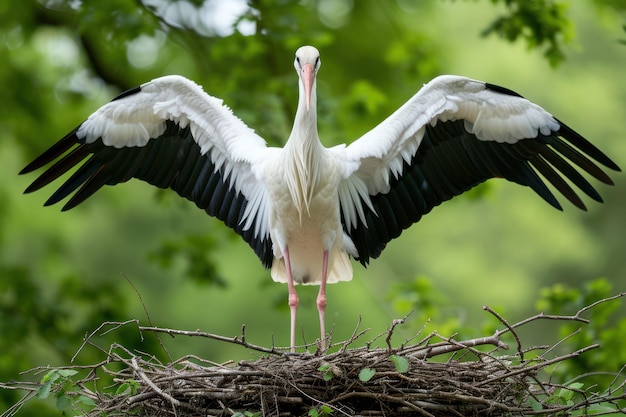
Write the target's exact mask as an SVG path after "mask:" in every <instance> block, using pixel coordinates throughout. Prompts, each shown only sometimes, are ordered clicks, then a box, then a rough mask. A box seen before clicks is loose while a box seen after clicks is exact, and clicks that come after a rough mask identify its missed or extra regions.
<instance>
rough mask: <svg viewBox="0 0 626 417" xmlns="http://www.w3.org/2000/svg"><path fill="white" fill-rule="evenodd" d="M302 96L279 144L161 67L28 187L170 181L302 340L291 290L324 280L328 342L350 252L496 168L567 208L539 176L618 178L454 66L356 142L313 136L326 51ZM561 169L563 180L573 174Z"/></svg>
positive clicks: (82, 131) (546, 123) (308, 74)
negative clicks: (231, 240)
mask: <svg viewBox="0 0 626 417" xmlns="http://www.w3.org/2000/svg"><path fill="white" fill-rule="evenodd" d="M294 66H295V69H296V72H297V73H298V76H299V90H300V97H299V102H298V110H297V112H296V116H295V121H294V126H293V130H292V132H291V134H290V136H289V138H288V140H287V142H286V144H285V146H284V148H273V147H267V146H266V143H265V141H264V140H263V139H262V138H261V137H260V136H258V135H257V134H256V133H254V131H253V130H252V129H250V128H249V127H248V126H246V125H245V124H244V123H243V122H242V121H241V120H239V119H238V118H237V117H236V116H234V115H233V114H232V112H231V111H230V109H228V108H227V107H226V106H225V105H223V104H222V101H221V100H219V99H217V98H215V97H212V96H210V95H208V94H206V93H204V91H203V90H202V88H201V87H199V86H198V85H196V84H195V83H193V82H192V81H190V80H187V79H186V78H183V77H180V76H166V77H161V78H158V79H155V80H153V81H150V82H148V83H146V84H143V85H141V86H140V87H137V88H135V89H133V90H129V91H127V92H125V93H123V94H121V95H120V96H118V97H117V98H116V99H114V100H113V101H112V102H110V103H108V104H106V105H104V106H102V107H101V108H100V109H98V110H97V111H96V112H94V113H93V114H92V115H91V116H89V118H88V119H87V120H86V121H85V122H83V123H82V124H81V125H79V126H78V127H77V128H76V129H74V130H73V131H72V132H70V133H69V134H68V135H67V136H65V137H64V138H63V139H61V140H60V141H59V142H58V143H57V144H56V145H54V146H52V147H51V148H50V149H49V150H47V151H46V152H44V153H43V154H42V155H41V156H40V157H38V158H37V159H35V160H34V161H33V162H32V163H31V164H29V165H28V166H27V167H26V168H24V170H22V173H26V172H30V171H33V170H35V169H38V168H40V167H42V166H44V165H46V164H48V163H51V162H53V161H55V160H57V158H61V159H59V160H58V161H57V162H56V163H55V164H53V165H52V166H50V167H49V168H48V169H47V170H46V171H45V172H44V173H43V174H42V175H41V176H40V177H39V178H37V179H36V180H35V181H34V182H33V184H31V186H30V187H29V188H28V189H27V190H26V191H27V192H31V191H34V190H37V189H39V188H41V187H43V186H44V185H46V184H48V183H49V182H51V181H53V180H54V179H56V178H58V177H59V176H60V175H62V174H63V173H65V172H67V171H68V170H70V169H71V168H72V167H74V166H75V165H78V164H80V163H81V162H82V161H84V160H85V159H86V162H85V163H84V164H82V166H81V167H80V168H79V169H78V171H76V173H75V174H73V175H72V176H71V177H70V178H69V179H68V180H67V181H66V182H65V183H64V184H63V185H62V186H61V187H60V188H59V189H58V190H57V191H56V192H55V193H54V194H53V195H52V197H50V199H49V200H48V201H47V203H46V205H48V204H53V203H56V202H58V201H60V200H61V199H63V198H65V197H67V196H69V195H70V194H72V193H73V195H72V197H71V198H70V200H69V202H68V203H67V204H66V205H65V207H64V209H70V208H72V207H74V206H76V205H77V204H80V203H81V202H82V201H84V200H85V199H86V198H88V197H89V196H90V195H91V194H93V193H94V192H95V191H97V190H98V189H99V188H100V187H102V186H103V185H107V184H108V185H114V184H117V183H119V182H122V181H126V180H128V179H130V178H133V177H134V178H139V179H142V180H145V181H147V182H149V183H151V184H153V185H156V186H158V187H162V188H171V189H173V190H174V191H176V192H177V193H178V194H180V195H181V196H183V197H185V198H188V199H190V200H192V201H194V202H195V203H196V205H198V207H200V208H202V209H204V210H205V211H206V212H207V213H208V214H209V215H212V216H216V217H218V218H219V219H221V220H222V221H224V222H225V223H226V225H227V226H229V227H231V228H232V229H234V230H235V231H236V232H237V233H239V234H240V235H241V236H242V237H243V239H244V240H246V242H248V243H249V244H250V246H251V247H252V248H253V249H254V251H255V253H256V254H257V256H259V258H260V259H261V261H262V262H263V264H264V265H265V266H266V267H268V268H270V267H271V275H272V278H273V279H274V280H275V281H279V282H286V283H287V284H288V287H289V305H290V307H291V340H290V342H291V348H292V350H293V349H294V347H295V319H296V309H297V306H298V298H297V294H296V291H295V287H294V285H295V284H296V283H300V284H319V285H320V292H319V295H318V299H317V305H318V310H319V314H320V328H321V336H322V346H323V345H324V337H325V328H324V311H325V307H326V294H325V288H326V283H333V282H337V281H345V280H350V279H351V278H352V265H351V262H350V259H349V258H350V257H353V258H356V259H358V260H359V261H360V262H361V263H362V264H363V265H367V263H368V262H369V259H370V258H376V257H378V256H379V255H380V253H381V251H382V250H383V249H384V247H385V245H386V243H387V242H388V241H389V240H391V239H393V238H395V237H397V236H398V235H399V234H400V233H401V232H402V230H403V229H405V228H407V227H409V226H410V225H411V224H413V223H415V222H417V221H419V219H420V218H421V216H422V215H424V214H426V213H428V212H429V211H430V210H431V209H432V208H433V207H435V206H436V205H438V204H440V203H441V202H443V201H445V200H448V199H450V198H452V197H454V196H455V195H458V194H461V193H462V192H464V191H466V190H467V189H469V188H471V187H473V186H475V185H477V184H479V183H480V182H482V181H485V180H486V179H489V178H492V177H503V178H506V179H508V180H511V181H514V182H517V183H519V184H522V185H527V186H530V187H531V188H532V189H533V190H535V191H536V192H537V193H538V194H539V195H540V196H541V197H542V198H544V199H545V200H546V201H547V202H548V203H550V204H551V205H553V206H555V207H557V208H560V205H559V203H558V201H557V200H556V198H555V197H554V195H553V194H552V193H551V192H550V190H549V189H548V188H547V187H546V185H545V184H544V181H543V180H542V179H541V178H540V177H539V176H538V175H537V173H540V174H541V175H542V176H543V177H544V179H545V180H547V181H548V182H550V183H551V184H552V185H553V186H554V187H555V188H556V189H557V190H558V191H560V192H561V193H562V194H563V195H564V196H565V197H566V198H568V199H569V200H570V201H571V202H572V203H573V204H574V205H576V206H578V207H580V208H582V209H584V208H585V206H584V204H583V202H582V200H581V199H580V198H579V197H578V195H577V194H576V193H575V192H574V190H573V189H572V186H571V185H570V184H572V185H574V186H576V187H578V188H580V189H581V190H582V191H583V192H584V193H585V194H587V195H588V196H590V197H591V198H592V199H595V200H597V201H601V198H600V196H599V195H598V193H597V192H596V190H595V189H594V188H593V187H592V186H591V185H590V184H589V183H588V182H587V180H586V179H585V178H584V177H583V176H582V175H581V174H580V173H579V171H578V170H577V169H575V168H574V165H576V166H578V167H579V168H581V169H582V170H583V171H586V172H587V173H588V174H590V175H592V176H593V177H595V178H596V179H598V180H600V181H602V182H604V183H607V184H610V183H611V180H610V179H609V177H608V176H607V175H606V174H605V173H604V172H603V171H602V170H601V169H600V168H599V167H598V165H596V163H595V162H594V161H593V160H595V161H597V162H599V163H601V164H603V165H605V166H607V167H609V168H611V169H614V170H619V168H618V167H617V165H616V164H615V163H614V162H612V161H611V160H610V159H609V158H608V157H607V156H606V155H604V154H603V153H602V152H601V151H600V150H598V149H597V148H596V147H595V146H593V145H592V144H591V143H589V142H588V141H587V140H586V139H584V138H583V137H582V136H580V135H579V134H578V133H576V132H575V131H573V130H572V129H570V128H569V127H567V126H566V125H565V124H563V123H561V122H560V121H558V120H557V119H555V118H554V117H553V116H552V115H551V114H550V113H548V112H547V111H545V110H544V109H542V108H541V107H539V106H538V105H536V104H534V103H531V102H530V101H528V100H526V99H524V98H522V97H521V96H519V95H517V94H516V93H514V92H512V91H510V90H507V89H505V88H502V87H498V86H495V85H492V84H487V83H484V82H481V81H475V80H471V79H468V78H464V77H458V76H451V75H445V76H440V77H437V78H435V79H434V80H432V81H431V82H429V83H428V84H426V85H425V86H424V87H423V88H422V89H421V90H420V91H419V92H417V93H416V94H415V95H414V96H413V97H412V98H411V99H409V101H407V102H406V103H405V104H404V105H403V106H402V107H400V108H399V109H398V110H397V111H396V112H395V113H393V114H392V115H391V116H389V117H388V118H387V119H386V120H384V121H383V122H382V123H380V124H379V125H378V126H376V127H375V128H374V129H372V130H371V131H370V132H368V133H366V134H365V135H363V136H362V137H361V138H359V139H357V140H356V141H354V142H352V143H351V144H350V145H348V146H345V145H340V146H335V147H333V148H325V147H324V146H323V145H322V143H321V142H320V140H319V137H318V134H317V114H316V101H317V98H316V87H315V82H316V81H315V80H316V75H317V71H318V70H319V68H320V57H319V52H318V51H317V49H315V48H313V47H311V46H304V47H302V48H300V49H298V51H297V52H296V59H295V61H294ZM563 178H567V179H568V180H569V183H568V182H566V181H565V180H564V179H563Z"/></svg>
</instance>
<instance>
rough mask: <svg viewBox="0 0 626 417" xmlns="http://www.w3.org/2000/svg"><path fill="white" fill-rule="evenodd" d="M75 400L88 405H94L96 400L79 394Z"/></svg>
mask: <svg viewBox="0 0 626 417" xmlns="http://www.w3.org/2000/svg"><path fill="white" fill-rule="evenodd" d="M76 401H77V402H79V403H80V404H83V405H86V406H89V407H95V406H96V402H95V401H94V400H93V399H92V398H89V397H86V396H84V395H79V396H78V398H77V399H76Z"/></svg>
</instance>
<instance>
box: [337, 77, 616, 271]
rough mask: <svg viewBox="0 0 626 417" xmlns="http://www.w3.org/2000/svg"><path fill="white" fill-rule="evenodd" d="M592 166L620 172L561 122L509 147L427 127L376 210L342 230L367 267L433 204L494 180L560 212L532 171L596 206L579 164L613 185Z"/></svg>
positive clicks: (575, 200)
mask: <svg viewBox="0 0 626 417" xmlns="http://www.w3.org/2000/svg"><path fill="white" fill-rule="evenodd" d="M491 87H492V89H495V90H497V91H499V92H501V93H505V94H514V95H517V94H515V93H513V92H511V91H510V90H507V89H504V88H498V89H496V88H494V87H493V86H491ZM568 161H569V162H568ZM594 161H597V162H599V163H600V164H602V165H604V166H606V167H608V168H610V169H613V170H617V171H619V167H618V166H617V164H615V163H614V162H613V161H611V160H610V159H609V158H608V157H607V156H606V155H605V154H604V153H602V151H600V150H599V149H598V148H596V147H595V146H594V145H593V144H591V143H590V142H589V141H587V140H586V139H585V138H583V137H582V136H580V135H579V134H578V133H576V132H575V131H573V130H572V129H570V128H569V127H567V126H566V125H564V124H561V127H560V129H559V131H558V132H554V133H553V134H552V135H542V134H539V135H538V136H537V137H536V138H532V139H523V140H520V141H518V142H517V143H514V144H509V143H498V142H494V141H482V140H478V139H477V138H476V136H474V135H473V134H471V133H469V132H467V130H465V127H464V121H463V120H456V121H446V122H439V123H437V124H436V125H435V126H432V125H427V126H425V133H424V137H423V139H422V142H421V144H420V146H419V148H418V150H417V152H416V154H415V155H414V156H413V158H412V160H411V161H410V162H409V163H407V162H406V161H405V162H404V165H403V169H402V173H401V174H400V175H399V176H398V177H397V178H393V179H391V181H390V190H389V191H388V192H387V193H385V194H382V193H381V194H377V195H373V196H370V197H371V200H372V204H373V207H374V209H375V210H376V213H372V212H371V211H367V213H366V215H365V224H364V223H363V222H362V220H361V219H360V218H359V219H358V222H357V225H356V226H355V227H351V228H348V227H346V225H345V224H344V231H345V232H346V233H347V234H348V236H350V238H351V239H352V241H353V242H354V244H355V246H356V249H357V252H358V254H359V258H358V259H359V261H360V262H361V263H362V264H363V265H367V264H368V263H369V260H370V258H377V257H378V256H379V255H380V254H381V252H382V251H383V249H384V248H385V246H386V245H387V242H389V241H390V240H391V239H393V238H395V237H397V236H398V235H400V233H401V232H402V230H404V229H406V228H407V227H409V226H410V225H411V224H413V223H415V222H417V221H419V220H420V219H421V217H422V216H423V215H425V214H427V213H428V212H430V211H431V210H432V209H433V207H436V206H437V205H439V204H441V203H442V202H444V201H446V200H449V199H451V198H453V197H454V196H457V195H459V194H462V193H463V192H465V191H467V190H469V189H470V188H472V187H475V186H476V185H478V184H480V183H482V182H484V181H486V180H487V179H490V178H495V177H499V178H506V179H507V180H509V181H512V182H515V183H518V184H521V185H525V186H528V187H530V188H532V189H533V190H534V191H535V192H536V193H537V194H538V195H539V196H541V197H542V198H543V199H544V200H545V201H546V202H547V203H549V204H550V205H552V206H553V207H555V208H557V209H561V205H560V204H559V202H558V200H557V199H556V197H555V196H554V194H553V193H552V192H551V191H550V189H549V188H548V187H547V186H546V184H545V182H544V180H543V179H542V178H541V177H540V176H539V175H538V173H539V174H541V175H542V176H543V178H544V179H545V181H547V182H549V183H551V184H552V185H553V186H554V188H555V189H556V190H557V191H559V192H560V193H561V194H563V196H564V197H565V198H567V199H568V200H569V201H570V202H572V204H574V205H575V206H576V207H578V208H580V209H583V210H585V205H584V203H583V201H582V200H581V199H580V197H579V196H578V195H577V194H576V192H575V190H574V189H573V188H572V186H570V184H569V183H568V182H567V181H566V179H567V180H569V181H570V182H571V183H572V184H573V185H575V186H577V187H578V188H580V190H582V191H583V192H584V193H585V194H587V195H588V196H589V197H591V198H592V199H594V200H596V201H599V202H601V201H602V199H601V198H600V195H599V194H598V192H597V191H596V190H595V189H594V188H593V187H592V186H591V184H589V182H588V181H587V180H586V179H585V178H584V177H583V176H582V175H581V174H580V172H579V171H578V170H577V169H575V168H574V167H573V166H572V164H573V165H575V166H578V167H579V168H580V169H582V170H583V171H585V172H587V173H588V174H590V175H591V176H593V177H594V178H596V179H597V180H599V181H600V182H603V183H605V184H612V181H611V179H610V178H609V176H608V175H607V174H606V173H605V172H604V171H603V170H602V169H601V168H600V167H599V166H598V165H597V164H596V162H594ZM362 203H363V204H365V203H364V202H362ZM342 218H343V217H342ZM366 224H367V226H366Z"/></svg>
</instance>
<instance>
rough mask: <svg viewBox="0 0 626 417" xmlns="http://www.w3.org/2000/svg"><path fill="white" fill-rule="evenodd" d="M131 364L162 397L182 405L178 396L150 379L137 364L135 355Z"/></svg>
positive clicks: (173, 403)
mask: <svg viewBox="0 0 626 417" xmlns="http://www.w3.org/2000/svg"><path fill="white" fill-rule="evenodd" d="M130 363H131V366H132V367H133V369H134V370H135V372H137V375H139V377H140V378H141V379H142V380H143V381H144V382H145V383H146V384H148V386H149V387H150V388H152V389H153V390H154V392H156V393H157V394H159V395H160V396H161V397H163V398H165V399H166V400H168V401H169V402H170V403H171V404H172V405H173V406H174V407H178V406H180V401H178V400H177V399H176V398H174V397H172V396H171V395H169V394H168V393H166V392H165V391H163V390H162V389H161V388H159V387H158V386H157V385H156V384H155V383H154V382H152V381H151V380H150V378H148V376H147V375H146V374H145V373H144V372H143V371H142V370H141V369H140V368H139V366H138V365H137V358H135V357H133V358H132V359H131V362H130Z"/></svg>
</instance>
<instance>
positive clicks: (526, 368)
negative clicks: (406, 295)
mask: <svg viewBox="0 0 626 417" xmlns="http://www.w3.org/2000/svg"><path fill="white" fill-rule="evenodd" d="M622 295H624V294H620V295H619V296H616V297H612V298H610V299H613V298H617V297H621V296H622ZM606 300H609V299H606ZM606 300H601V301H600V302H603V301H606ZM592 306H593V305H592ZM592 306H589V307H585V308H584V309H581V310H580V311H579V312H578V313H577V314H576V315H573V316H549V315H544V314H539V315H537V316H534V317H531V318H528V319H526V320H523V321H521V322H519V323H516V324H512V325H511V324H509V323H508V322H507V321H506V320H504V319H503V318H502V317H500V316H499V315H497V313H495V312H493V311H492V310H491V309H489V308H488V307H485V309H486V310H487V311H489V312H490V313H491V314H493V315H494V316H496V317H497V318H498V320H500V322H501V323H502V324H503V329H502V330H499V331H497V332H495V333H494V334H493V335H491V336H488V337H482V338H476V339H470V340H464V341H457V340H455V339H454V338H448V337H442V336H441V335H439V334H437V333H436V332H434V333H431V334H429V335H428V336H426V337H424V338H422V339H421V340H418V341H406V342H405V343H404V344H402V345H401V346H399V347H393V346H392V343H391V339H392V335H393V332H394V329H395V327H396V326H397V325H400V324H402V323H403V321H404V319H401V320H396V321H394V322H393V323H392V325H391V326H390V328H389V329H388V330H387V331H386V332H385V333H383V334H381V335H379V336H378V337H377V338H374V340H372V341H370V342H368V343H366V345H365V346H362V347H352V346H354V345H355V342H356V341H357V340H358V339H359V338H360V337H362V335H363V334H364V333H365V332H364V331H358V326H357V330H355V332H354V334H353V336H352V337H351V338H350V339H349V340H347V341H345V342H341V343H336V344H330V347H329V348H328V349H321V347H320V346H319V345H315V344H314V345H309V346H305V347H304V348H305V352H304V353H290V352H286V351H285V350H284V349H281V348H276V347H270V348H268V347H263V346H257V345H254V344H251V343H249V342H248V341H247V340H246V338H245V327H244V328H242V334H241V335H240V336H238V337H232V338H229V337H224V336H219V335H214V334H210V333H204V332H200V331H191V332H190V331H183V330H174V329H163V328H158V327H152V326H150V327H147V326H141V325H140V324H139V322H137V321H135V320H132V321H128V322H124V323H104V324H103V325H102V326H100V327H99V328H98V329H96V330H95V331H94V332H93V333H92V334H91V335H88V336H87V337H86V338H85V339H84V343H83V346H81V348H80V349H79V351H78V352H77V355H78V354H79V353H80V351H81V350H82V349H83V348H85V347H86V346H88V345H92V346H96V347H97V348H98V349H99V350H100V351H102V352H103V353H105V354H106V359H105V360H104V361H102V362H101V363H98V364H96V365H93V366H91V367H84V366H83V367H76V368H79V369H80V371H82V372H86V375H85V376H84V377H82V376H81V378H80V379H78V380H74V379H72V377H73V376H74V375H75V373H76V371H74V372H71V373H70V372H68V371H67V370H68V369H72V368H71V367H70V368H64V371H65V372H63V370H59V369H55V370H50V369H49V368H41V369H39V371H42V370H45V371H47V372H48V373H47V374H46V377H44V378H43V380H42V382H41V383H38V384H34V385H32V384H31V385H28V384H26V383H22V384H20V383H14V384H13V385H10V386H9V385H7V384H5V385H4V388H13V389H25V390H27V391H28V394H27V395H26V397H25V398H24V400H23V401H21V402H20V404H16V406H15V407H13V408H12V409H10V410H9V411H8V412H7V413H5V414H4V415H14V414H16V413H17V410H19V407H20V406H21V405H22V404H23V403H24V402H26V401H27V400H29V399H30V398H32V397H37V396H39V397H42V395H41V394H42V391H43V392H44V393H46V395H56V397H57V405H58V403H59V399H60V398H61V399H64V400H65V401H67V402H68V404H70V405H72V407H74V409H73V410H71V411H73V412H74V415H75V414H76V413H77V412H79V413H82V414H84V415H87V416H90V417H91V416H93V417H96V416H98V417H100V416H102V415H106V416H115V415H135V416H140V417H142V416H155V417H169V416H180V417H187V416H189V417H191V416H237V417H257V416H310V417H322V416H341V415H345V416H353V415H360V416H420V415H421V416H493V415H498V416H500V415H507V416H509V415H569V414H572V413H577V414H581V413H582V414H584V415H587V414H594V415H602V414H611V413H626V409H625V408H620V406H621V407H624V403H625V400H626V393H625V389H624V387H625V382H624V381H623V376H620V375H619V373H616V377H615V380H614V383H613V384H612V386H611V387H609V388H608V389H606V390H603V391H602V392H597V391H598V390H597V389H596V390H594V389H592V388H589V387H584V386H583V384H570V385H567V386H564V385H560V384H557V383H554V382H551V378H550V374H549V370H550V367H551V366H553V365H555V364H558V363H561V362H564V361H567V360H570V359H572V358H574V357H576V356H578V355H581V354H584V353H586V352H587V351H589V350H592V349H595V348H598V345H589V346H587V347H585V348H582V349H579V350H576V351H574V352H569V353H565V354H562V355H553V356H552V357H549V355H552V352H553V347H550V346H538V347H533V348H530V349H523V348H522V344H521V341H520V338H519V336H518V335H517V333H516V329H518V328H519V327H522V326H524V325H526V324H528V323H530V322H532V321H535V320H544V319H549V320H573V321H579V322H583V323H586V322H588V321H587V320H586V319H584V318H582V317H581V314H582V313H583V312H585V311H586V310H587V309H589V308H591V307H592ZM127 325H132V326H137V328H138V330H139V332H140V333H141V335H142V337H143V334H144V333H146V332H150V333H156V334H168V335H171V336H177V335H180V336H189V337H206V338H210V339H214V340H219V341H222V342H224V343H230V344H236V345H240V346H244V347H246V348H247V349H250V350H251V351H254V352H255V354H257V355H258V353H262V354H263V355H262V357H261V358H259V359H257V360H253V361H252V360H245V361H240V362H238V363H236V364H235V363H227V364H216V363H213V362H211V361H208V360H206V359H202V358H199V357H197V356H187V357H184V358H182V359H179V360H176V361H171V362H169V363H161V362H159V361H158V360H156V358H155V357H154V356H153V355H149V354H145V353H141V352H137V351H132V350H129V349H127V348H125V347H124V346H121V345H118V344H114V345H112V346H109V347H108V348H106V349H104V348H102V347H100V346H97V344H96V342H95V341H94V339H95V338H97V336H98V335H99V334H102V333H110V332H111V331H114V330H115V329H117V328H119V327H122V326H127ZM504 334H509V336H511V335H512V336H513V338H512V339H513V340H515V343H516V344H517V349H516V351H515V352H514V353H513V354H509V355H503V354H502V352H503V351H505V350H507V349H509V347H508V346H507V345H506V344H505V343H504V342H503V341H502V340H501V338H502V336H503V335H504ZM375 340H377V341H378V342H380V344H382V345H383V346H384V345H386V347H376V348H373V347H372V344H373V343H374V341H375ZM531 351H532V352H533V355H530V354H529V352H531ZM527 356H532V358H531V359H527ZM55 372H56V373H55ZM51 374H52V375H53V377H50V375H51ZM102 380H106V381H109V382H108V383H107V384H110V381H112V383H113V385H112V386H111V385H107V386H106V387H102ZM51 381H52V382H51ZM55 381H56V382H55ZM563 399H566V401H563ZM68 408H69V407H68ZM65 411H67V409H66V410H65Z"/></svg>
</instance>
